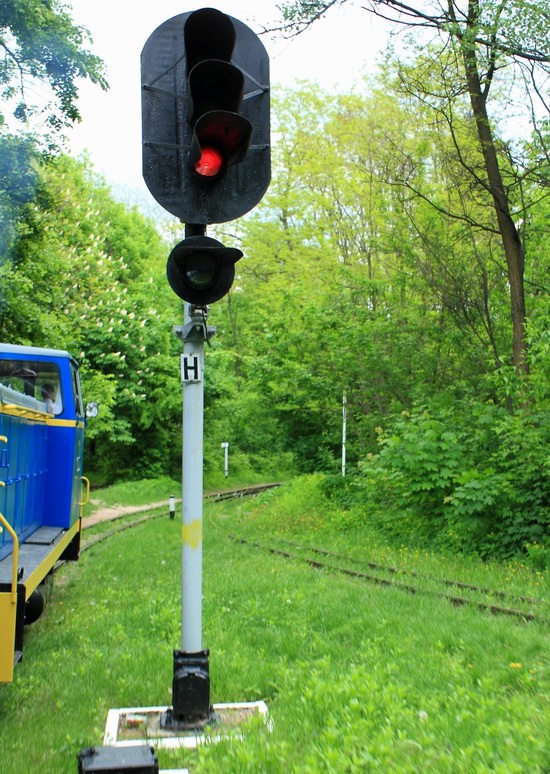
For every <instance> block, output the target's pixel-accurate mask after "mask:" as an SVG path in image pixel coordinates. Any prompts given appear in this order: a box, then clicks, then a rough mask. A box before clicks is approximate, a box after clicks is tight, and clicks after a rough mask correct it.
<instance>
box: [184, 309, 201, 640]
mask: <svg viewBox="0 0 550 774" xmlns="http://www.w3.org/2000/svg"><path fill="white" fill-rule="evenodd" d="M200 315H202V316H200ZM184 322H185V324H184V328H183V332H184V336H183V355H182V360H181V378H182V382H183V451H182V454H183V461H182V528H181V542H182V583H181V601H182V621H181V649H182V650H183V651H185V652H187V653H196V652H198V651H200V650H202V500H203V415H204V382H203V375H204V341H205V333H206V331H205V321H204V310H202V309H201V310H200V312H199V316H198V315H197V314H196V312H195V308H194V307H191V306H190V304H187V303H186V304H185V318H184Z"/></svg>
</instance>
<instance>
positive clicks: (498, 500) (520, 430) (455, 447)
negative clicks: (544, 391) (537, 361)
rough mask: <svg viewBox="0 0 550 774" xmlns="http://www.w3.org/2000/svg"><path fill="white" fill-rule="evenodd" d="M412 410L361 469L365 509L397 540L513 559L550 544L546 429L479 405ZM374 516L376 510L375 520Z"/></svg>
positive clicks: (542, 422) (544, 423)
mask: <svg viewBox="0 0 550 774" xmlns="http://www.w3.org/2000/svg"><path fill="white" fill-rule="evenodd" d="M460 409H461V411H460V413H457V412H456V411H451V410H449V409H447V410H440V411H439V412H438V413H437V415H435V412H428V411H427V410H422V409H421V410H416V411H414V412H412V413H411V414H410V415H407V416H403V417H399V418H397V419H395V420H394V421H393V422H392V423H391V433H387V434H384V433H381V438H380V444H381V450H380V452H379V453H378V454H375V455H371V456H370V458H369V459H367V460H365V462H364V464H363V478H364V481H363V487H364V491H365V502H366V504H367V507H370V508H373V511H374V514H375V518H376V519H377V521H378V522H379V523H380V524H381V525H383V528H384V529H385V530H386V531H387V532H388V534H391V535H392V536H393V538H394V539H396V540H401V541H406V542H409V543H411V544H431V545H434V544H435V545H440V546H445V547H446V548H448V549H451V550H455V551H456V550H460V551H467V552H473V553H477V554H479V555H481V556H489V555H492V556H501V557H509V556H512V555H513V554H514V553H516V552H518V551H526V550H528V546H529V545H531V544H539V543H542V544H544V542H545V541H546V540H547V539H548V534H549V531H550V467H549V457H548V448H549V442H550V423H549V421H548V415H547V414H541V415H536V414H533V413H532V412H531V411H528V410H523V411H519V412H517V413H516V414H515V415H513V416H510V415H508V414H507V413H506V412H504V411H499V410H498V409H495V407H491V406H481V405H477V404H470V405H462V406H460ZM370 515H372V512H371V514H370Z"/></svg>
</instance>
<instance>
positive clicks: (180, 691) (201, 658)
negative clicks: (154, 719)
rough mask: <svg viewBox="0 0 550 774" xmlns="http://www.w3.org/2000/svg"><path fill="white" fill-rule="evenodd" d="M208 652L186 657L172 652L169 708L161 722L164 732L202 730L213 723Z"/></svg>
mask: <svg viewBox="0 0 550 774" xmlns="http://www.w3.org/2000/svg"><path fill="white" fill-rule="evenodd" d="M209 653H210V651H208V650H199V651H198V652H197V653H187V652H186V651H183V650H175V651H174V677H173V680H172V707H171V708H170V709H168V710H167V711H166V712H165V713H164V714H163V716H162V718H161V725H162V727H163V728H166V729H167V730H174V731H176V730H181V731H193V730H202V729H203V728H205V726H207V725H209V724H211V723H214V722H215V721H216V716H215V713H214V710H213V708H212V706H211V704H210V671H209V663H208V656H209Z"/></svg>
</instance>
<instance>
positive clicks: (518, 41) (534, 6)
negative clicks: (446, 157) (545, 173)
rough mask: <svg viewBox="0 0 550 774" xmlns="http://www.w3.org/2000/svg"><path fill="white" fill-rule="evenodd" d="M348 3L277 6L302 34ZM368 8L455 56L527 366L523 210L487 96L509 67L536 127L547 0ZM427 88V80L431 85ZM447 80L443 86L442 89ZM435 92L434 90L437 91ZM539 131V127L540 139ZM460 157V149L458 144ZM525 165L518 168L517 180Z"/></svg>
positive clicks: (458, 90)
mask: <svg viewBox="0 0 550 774" xmlns="http://www.w3.org/2000/svg"><path fill="white" fill-rule="evenodd" d="M345 2H347V0H328V1H327V0H313V2H312V0H295V2H290V3H287V4H286V5H284V6H283V16H284V19H285V21H286V28H287V29H291V30H294V31H298V32H300V31H302V30H303V29H305V28H306V27H308V26H309V25H310V24H312V23H313V22H314V21H316V20H317V19H318V18H319V17H320V16H322V15H323V14H325V13H326V12H327V10H328V9H329V8H331V7H332V6H333V5H336V4H338V5H343V4H344V3H345ZM366 8H367V10H369V11H371V12H372V13H374V14H376V15H377V16H380V17H382V18H383V19H386V20H390V21H392V22H395V23H396V24H399V25H409V26H410V27H413V28H415V31H416V32H417V33H420V32H421V33H423V34H424V33H426V31H432V32H433V33H435V36H434V38H435V42H434V55H433V57H434V59H435V58H436V57H440V56H444V57H445V59H446V61H447V62H448V63H449V62H452V58H450V57H449V55H448V52H449V51H451V52H452V54H454V55H455V56H454V66H455V71H454V75H453V82H454V83H453V86H454V92H453V97H455V98H458V97H459V96H460V95H461V94H465V95H467V96H468V98H469V102H470V106H471V110H472V113H473V117H474V120H475V125H476V129H477V137H478V142H479V147H480V151H481V154H482V156H483V162H484V168H483V175H480V174H479V172H478V170H476V169H472V168H468V167H467V166H465V169H466V170H467V172H468V174H469V175H471V176H472V177H473V179H474V181H475V184H476V185H479V186H481V187H483V188H484V189H485V190H486V191H487V192H488V193H489V194H490V196H491V199H492V203H493V208H494V212H495V216H496V220H497V224H498V231H499V234H500V238H501V241H502V247H503V250H504V253H505V257H506V265H507V272H508V282H509V292H510V310H511V319H512V328H513V337H512V355H513V362H514V364H515V366H516V368H517V369H518V370H520V371H525V370H527V358H526V357H525V348H526V339H525V319H526V311H525V291H524V269H525V249H524V244H523V242H522V239H521V234H520V229H519V226H518V221H519V220H521V219H522V218H524V217H525V215H526V213H525V211H524V209H523V208H522V206H521V204H520V206H519V207H514V202H513V195H514V193H513V192H512V191H511V189H510V186H509V185H507V184H506V181H505V177H504V175H503V164H506V162H505V161H504V159H506V160H507V162H510V163H512V164H513V162H514V159H512V158H511V154H510V153H509V148H507V147H506V146H505V145H504V144H503V143H501V142H500V140H499V137H498V134H497V133H496V131H495V125H494V117H493V116H492V115H491V110H490V97H491V94H492V91H493V90H494V88H495V83H498V76H500V75H501V74H503V73H507V72H508V71H513V72H514V73H515V74H516V75H517V76H518V78H517V79H516V80H517V83H516V84H515V86H514V88H518V87H519V85H523V87H524V89H525V92H526V93H527V101H526V104H527V105H531V106H533V110H532V112H531V115H530V116H529V117H528V118H529V120H531V122H532V123H533V126H534V128H535V130H538V128H539V126H540V123H539V121H538V120H537V110H536V109H535V102H537V103H538V104H537V109H538V110H540V109H542V110H544V111H547V110H548V105H547V104H546V103H545V101H544V97H543V93H544V90H543V87H542V82H543V80H544V79H545V78H547V77H548V75H549V73H550V69H549V64H550V59H549V50H548V41H549V39H550V35H549V33H550V10H549V4H548V0H539V2H536V3H534V2H525V0H449V2H447V3H445V2H438V0H432V1H431V2H428V1H427V0H426V1H423V0H418V1H417V2H410V3H408V2H402V1H401V0H368V2H367V5H366ZM432 85H433V84H432ZM447 85H448V82H446V83H445V84H444V87H446V86H447ZM414 86H415V87H416V88H419V96H420V97H421V98H422V99H425V100H428V101H429V100H430V98H431V97H432V96H433V93H430V92H429V91H428V90H427V89H424V88H423V86H422V84H421V83H419V82H418V81H416V83H415V84H414ZM436 96H439V95H436ZM540 136H542V135H541V134H540V132H539V137H540ZM457 153H458V154H459V155H460V148H457ZM532 172H533V170H532V169H530V170H523V171H520V170H519V169H518V170H517V175H516V180H519V179H521V177H522V175H525V174H531V173H532Z"/></svg>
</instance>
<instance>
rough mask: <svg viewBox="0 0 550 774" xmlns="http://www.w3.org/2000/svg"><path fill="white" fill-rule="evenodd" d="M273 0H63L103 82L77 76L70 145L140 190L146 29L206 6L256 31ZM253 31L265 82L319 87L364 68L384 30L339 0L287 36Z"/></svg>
mask: <svg viewBox="0 0 550 774" xmlns="http://www.w3.org/2000/svg"><path fill="white" fill-rule="evenodd" d="M280 2H281V0H214V1H213V2H212V3H211V4H209V3H208V2H202V3H199V4H196V3H195V4H193V3H192V0H190V2H189V4H187V3H185V2H184V3H182V2H181V0H149V1H148V2H143V0H142V1H141V2H137V3H136V2H135V0H68V3H69V4H70V5H71V6H72V9H73V11H72V16H73V18H74V21H75V22H76V23H77V24H79V25H82V26H84V27H87V29H88V30H89V31H90V32H91V34H92V38H93V45H92V46H91V49H92V51H93V53H95V54H97V55H98V56H100V57H101V58H102V59H103V60H104V61H105V64H106V67H107V79H108V81H109V84H110V89H109V91H108V92H103V91H102V90H101V89H100V88H99V86H93V85H92V84H88V83H87V82H83V83H82V86H81V90H80V99H79V109H80V112H81V115H82V123H81V124H80V125H77V126H76V127H75V128H74V129H72V130H71V131H70V135H69V143H70V145H69V147H70V150H71V152H72V153H74V154H79V153H80V152H82V151H83V150H84V149H86V150H88V152H89V154H90V157H91V160H92V162H93V164H94V166H95V168H96V170H97V171H98V172H99V173H100V174H102V175H103V176H104V177H105V178H106V179H107V181H108V182H109V183H110V184H112V185H113V186H115V187H116V188H118V189H120V188H121V187H122V188H124V187H127V188H128V189H132V190H135V189H138V190H139V191H142V192H144V191H146V188H145V184H144V183H143V179H142V177H141V89H140V54H141V50H142V48H143V46H144V44H145V42H146V40H147V38H148V37H149V35H150V34H151V33H152V32H153V31H154V30H155V29H156V28H157V27H158V26H159V25H160V24H162V23H163V22H164V21H166V20H167V19H170V18H171V17H172V16H176V15H178V14H180V13H184V12H187V11H193V10H196V9H197V8H203V7H210V6H213V7H216V8H218V9H219V10H220V11H223V12H225V13H227V14H229V15H230V16H233V17H234V18H237V19H240V20H241V21H242V22H244V23H245V24H247V25H248V26H249V27H250V28H251V29H253V30H254V31H255V32H258V31H260V30H261V28H262V27H263V26H265V27H269V26H273V24H272V23H273V22H276V21H277V20H279V19H280V13H279V12H278V10H277V7H276V6H277V3H280ZM261 39H262V41H263V43H264V46H265V47H266V49H267V51H268V54H269V56H270V67H271V84H272V85H273V84H285V85H292V84H293V83H294V82H295V81H296V80H298V79H303V78H306V79H308V80H312V81H317V82H319V84H320V85H321V86H322V87H324V88H326V89H332V88H334V87H338V88H340V89H341V90H342V91H349V90H351V88H352V86H353V84H354V83H355V82H356V81H358V80H359V79H360V76H361V73H362V71H363V70H364V69H365V67H366V68H368V69H372V67H373V64H374V60H375V57H376V55H377V53H378V52H379V51H380V49H381V48H383V46H384V44H385V41H386V34H385V31H384V28H383V26H382V22H380V21H379V20H377V19H376V18H375V17H373V16H372V14H370V13H368V12H367V11H364V10H361V9H360V8H358V7H354V6H353V5H352V4H351V3H346V4H345V5H344V7H343V8H340V9H334V10H332V11H331V12H329V14H328V16H327V17H326V18H325V19H322V20H320V21H318V22H316V23H315V24H314V25H313V27H312V28H310V29H309V30H308V31H307V32H305V33H303V34H302V35H299V36H298V37H297V38H295V39H293V40H283V39H282V38H281V37H278V38H275V37H272V38H270V37H269V36H268V35H262V36H261ZM119 192H120V191H119ZM137 193H138V192H137V191H136V194H137ZM147 196H149V194H147ZM129 198H132V197H131V195H130V196H129ZM150 198H151V202H153V201H154V200H153V199H152V197H150Z"/></svg>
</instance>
